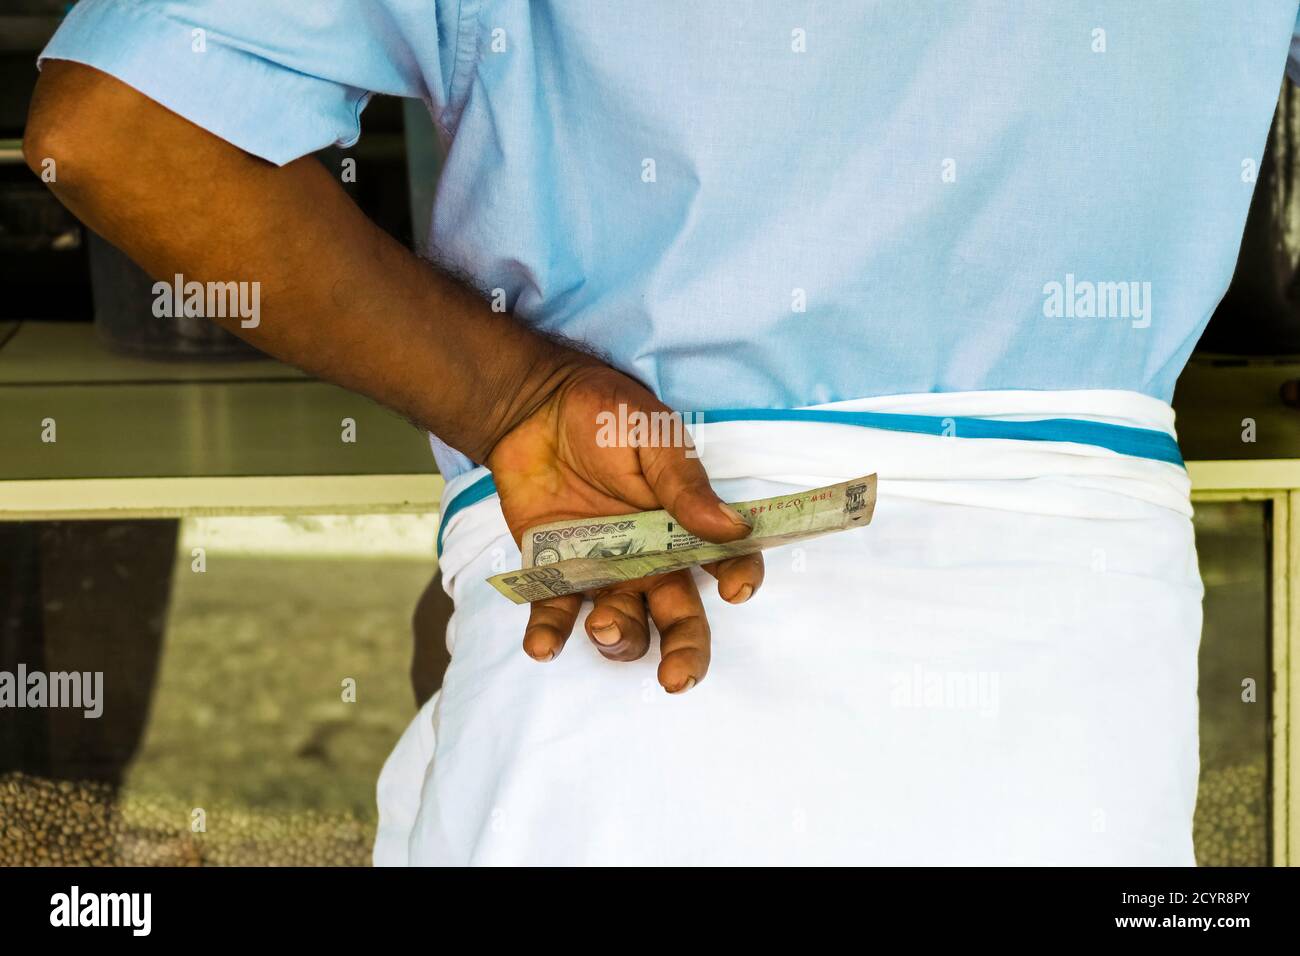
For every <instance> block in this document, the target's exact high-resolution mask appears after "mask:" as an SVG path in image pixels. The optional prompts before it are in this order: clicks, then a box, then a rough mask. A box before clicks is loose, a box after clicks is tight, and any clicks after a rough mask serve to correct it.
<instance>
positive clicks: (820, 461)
mask: <svg viewBox="0 0 1300 956" xmlns="http://www.w3.org/2000/svg"><path fill="white" fill-rule="evenodd" d="M822 407H823V408H828V409H836V410H844V411H877V412H881V411H883V412H888V413H890V414H909V415H939V416H954V418H956V419H960V418H961V417H963V416H967V417H977V418H981V419H991V420H1003V421H1025V420H1042V419H1056V418H1064V419H1074V420H1080V421H1094V422H1108V423H1111V424H1117V425H1123V426H1126V427H1129V428H1139V429H1148V430H1152V431H1155V432H1163V433H1166V434H1169V435H1172V434H1173V427H1172V426H1173V413H1172V411H1171V410H1170V409H1169V408H1168V406H1167V405H1165V404H1163V403H1161V402H1159V401H1157V400H1155V399H1151V398H1148V397H1145V396H1141V395H1137V394H1133V393H1127V392H1090V391H1075V392H978V393H939V394H934V395H916V396H893V397H890V398H883V399H870V400H863V401H856V402H842V403H837V404H836V405H833V406H822ZM696 439H697V443H698V445H699V448H700V452H701V457H702V460H703V463H704V465H705V466H706V468H707V469H708V471H709V474H710V477H711V479H712V480H713V483H714V486H715V488H716V490H717V491H718V493H719V494H720V495H721V496H722V497H723V498H725V499H730V500H736V499H745V498H757V497H763V496H767V495H776V494H782V493H785V492H789V491H793V490H795V489H797V488H799V487H811V486H815V485H820V484H825V483H829V482H833V481H841V480H844V479H847V478H850V477H853V476H855V475H859V474H864V473H867V472H871V471H876V472H878V473H879V475H880V485H879V500H878V504H877V507H876V513H875V517H874V520H873V521H872V524H871V525H870V526H869V527H868V528H865V529H862V530H856V531H852V532H847V533H844V534H840V535H834V536H831V537H827V538H821V539H817V540H814V541H810V542H804V543H801V544H798V545H795V546H791V547H787V548H783V549H778V550H774V551H770V552H768V553H767V580H766V583H765V585H764V587H763V588H762V589H761V591H760V592H759V593H758V595H756V596H755V598H754V599H752V600H751V601H750V602H749V603H748V604H746V605H743V606H741V607H732V606H730V605H727V604H725V603H724V602H723V601H721V599H719V598H718V597H717V595H716V590H715V585H714V582H713V580H712V579H711V578H709V577H707V576H706V575H704V574H703V573H702V572H698V571H697V572H696V575H697V579H698V580H699V584H700V588H701V591H702V593H703V594H704V595H705V605H706V609H707V611H708V614H709V620H710V623H711V625H712V631H713V659H712V664H711V667H710V670H709V674H708V677H707V679H706V680H705V681H704V682H702V683H701V684H700V685H699V686H698V687H696V688H695V689H694V690H692V691H690V692H688V693H686V694H683V695H679V696H669V695H667V694H665V693H664V692H663V691H662V690H661V689H660V688H659V686H658V684H657V682H656V680H655V667H656V664H657V660H658V650H657V647H654V646H652V648H651V651H650V653H649V654H648V655H647V656H646V657H645V658H643V659H642V660H640V661H638V662H635V663H631V664H626V663H615V662H611V661H607V660H605V659H604V658H603V657H601V656H600V654H599V653H598V652H597V651H596V649H595V648H594V647H592V646H591V645H590V643H589V641H588V640H587V638H586V636H585V634H584V633H582V631H581V621H580V622H579V625H578V628H577V629H576V630H575V634H574V636H573V637H572V638H571V639H570V642H569V644H568V646H567V647H566V649H565V650H564V652H563V653H562V654H561V655H560V656H559V657H558V658H557V659H556V660H555V661H553V662H551V663H549V664H538V663H536V662H534V661H532V660H530V659H529V658H528V657H527V656H525V655H524V653H523V652H522V650H521V648H520V642H521V639H522V636H523V630H524V625H525V623H526V620H527V615H528V609H527V608H526V607H516V606H515V605H513V604H511V603H510V602H508V601H506V600H505V599H504V598H502V597H501V596H500V595H499V594H497V593H496V592H495V591H494V590H493V589H492V588H491V587H490V586H489V585H487V584H486V583H484V579H486V578H487V577H488V576H490V575H491V574H494V573H497V572H499V571H502V570H507V569H509V568H510V567H517V566H518V560H519V553H518V549H517V548H516V547H515V545H514V543H513V541H512V540H511V538H510V536H509V533H508V531H507V529H506V526H505V523H504V521H503V519H502V517H501V512H500V507H499V504H498V502H497V499H496V498H495V497H489V498H487V499H485V500H483V501H481V502H479V503H477V504H473V505H471V506H469V507H465V508H463V509H461V510H459V511H458V512H457V513H456V515H455V516H454V518H453V519H452V520H451V521H449V522H448V527H447V529H446V532H445V538H444V551H443V557H442V570H443V575H444V583H445V585H446V587H447V589H448V591H449V593H450V594H451V595H452V597H453V599H454V601H455V605H456V611H455V614H454V615H453V618H452V621H451V624H450V627H449V629H448V637H447V640H448V645H449V647H450V649H451V652H452V660H451V666H450V668H449V669H448V671H447V675H446V678H445V681H444V685H443V689H442V691H441V692H440V693H439V694H438V695H437V697H436V698H435V699H434V700H432V701H430V702H429V704H427V705H426V706H425V707H424V708H423V709H422V710H421V711H420V713H419V714H418V715H417V716H416V718H415V720H414V721H413V722H412V724H411V726H410V727H409V728H408V730H407V731H406V733H405V734H404V735H403V737H402V739H401V741H400V742H399V743H398V745H397V747H396V749H395V750H394V752H393V754H392V756H390V758H389V760H388V762H387V764H386V766H385V768H384V771H383V774H382V776H381V779H380V783H379V793H378V796H379V810H380V828H379V834H378V838H377V841H376V846H375V862H376V863H377V864H408V863H409V864H691V863H714V864H719V863H720V864H758V863H813V864H832V863H835V864H839V863H863V864H873V863H881V864H945V863H950V864H1122V865H1127V864H1145V865H1171V864H1173V865H1184V864H1192V863H1193V862H1194V860H1193V855H1192V843H1191V829H1192V812H1193V808H1194V805H1195V796H1196V785H1197V770H1198V755H1197V701H1196V655H1197V645H1198V642H1199V637H1200V622H1201V595H1202V589H1201V583H1200V577H1199V574H1198V571H1197V566H1196V554H1195V546H1194V540H1193V534H1192V526H1191V522H1190V515H1191V508H1190V505H1189V501H1188V494H1189V490H1190V485H1189V481H1188V478H1187V474H1186V472H1185V471H1184V470H1183V469H1182V468H1181V467H1180V466H1179V465H1177V464H1175V463H1171V462H1169V461H1161V460H1153V459H1148V458H1142V457H1136V456H1132V455H1126V454H1121V453H1117V452H1115V451H1111V450H1108V449H1105V448H1102V447H1099V446H1096V445H1091V444H1085V443H1079V442H1060V441H1039V440H1018V439H1002V438H966V437H963V435H962V429H961V428H960V427H958V428H957V429H956V433H955V434H954V435H951V436H949V437H940V436H936V435H933V434H918V433H913V432H903V431H891V430H885V429H880V428H871V427H862V426H859V425H848V424H835V423H825V422H816V423H812V422H789V421H726V422H719V423H716V424H705V425H700V426H698V427H697V430H696ZM480 475H481V472H479V473H478V474H475V473H471V474H469V475H464V476H461V477H459V478H457V479H455V481H453V482H451V483H449V486H448V497H445V498H444V504H445V503H446V501H447V500H449V497H450V496H452V495H454V494H456V493H457V492H458V491H462V490H463V489H464V488H465V487H467V486H468V485H469V484H470V483H472V482H473V481H475V480H476V479H477V477H479V476H480Z"/></svg>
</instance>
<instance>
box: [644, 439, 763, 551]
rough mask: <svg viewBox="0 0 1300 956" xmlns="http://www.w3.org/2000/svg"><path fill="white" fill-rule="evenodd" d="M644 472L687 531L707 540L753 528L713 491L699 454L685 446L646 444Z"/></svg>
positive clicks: (719, 540)
mask: <svg viewBox="0 0 1300 956" xmlns="http://www.w3.org/2000/svg"><path fill="white" fill-rule="evenodd" d="M640 458H641V472H642V474H643V475H644V476H645V480H646V482H647V483H648V484H649V485H650V488H651V490H652V491H653V492H654V493H655V497H656V498H658V499H659V503H660V504H661V505H663V507H664V508H665V509H666V510H667V511H668V513H669V514H670V515H672V516H673V517H674V518H675V519H676V520H677V521H678V522H680V523H681V525H682V527H684V528H685V529H686V530H687V531H689V532H691V533H692V534H694V535H698V536H699V537H701V538H703V539H704V540H705V541H713V542H716V543H722V542H725V541H737V540H739V539H740V538H743V537H745V536H747V535H748V534H749V533H750V531H752V530H753V527H752V525H751V524H750V523H749V521H747V520H746V519H745V518H743V517H741V515H740V512H738V511H736V510H735V509H734V508H731V507H730V506H728V505H727V504H726V503H725V502H724V501H723V500H722V499H721V498H719V497H718V496H717V495H716V494H715V493H714V491H713V487H712V486H711V485H710V484H709V476H708V475H707V474H706V473H705V471H704V466H703V465H701V464H700V461H699V459H698V458H687V457H686V452H685V450H684V449H681V448H664V447H659V448H642V449H641V454H640Z"/></svg>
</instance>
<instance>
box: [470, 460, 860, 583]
mask: <svg viewBox="0 0 1300 956" xmlns="http://www.w3.org/2000/svg"><path fill="white" fill-rule="evenodd" d="M729 504H730V507H732V508H735V509H736V511H737V512H739V513H740V514H741V515H743V516H744V517H745V518H746V519H747V520H748V521H750V522H751V523H752V524H753V526H754V530H753V532H752V533H751V534H750V535H749V537H747V538H744V539H742V540H740V541H732V542H729V543H727V544H711V543H710V542H708V541H705V540H703V539H701V538H698V537H696V536H695V535H693V534H691V533H690V532H689V531H687V530H686V529H685V528H683V527H682V526H681V525H679V524H678V523H677V522H676V521H674V520H673V517H672V516H671V515H670V514H668V512H666V511H663V510H659V511H642V512H640V513H638V514H630V515H615V516H613V517H609V518H577V519H573V520H570V521H556V522H553V523H551V524H545V525H538V526H537V527H536V528H530V529H529V530H528V531H527V532H526V533H525V534H524V539H523V542H522V544H521V551H522V556H523V565H524V566H523V568H521V569H520V570H518V571H507V572H506V573H504V574H498V575H495V576H494V577H491V578H488V583H489V584H491V585H492V586H493V587H494V588H496V589H497V590H498V591H500V592H501V593H502V594H504V595H505V596H506V597H508V598H510V600H512V601H514V602H515V603H516V604H527V603H529V602H531V601H540V600H543V599H545V598H549V597H556V596H558V595H562V594H574V593H580V592H583V591H594V590H596V589H598V588H603V587H608V586H609V585H611V584H617V583H619V582H621V581H632V580H635V579H636V578H644V577H650V576H651V575H655V574H666V573H668V572H669V571H677V570H680V569H682V568H689V567H693V566H695V565H697V564H707V563H708V562H710V561H720V560H722V559H723V558H730V557H735V556H736V555H740V554H752V553H753V552H755V551H765V550H767V549H768V548H776V547H779V546H781V545H783V544H790V543H792V542H795V541H804V540H807V539H808V538H816V537H818V536H820V535H823V534H833V533H835V532H837V531H847V530H848V529H849V528H856V527H860V526H864V525H866V524H869V523H870V521H871V515H872V512H873V511H874V510H875V507H876V476H875V475H866V476H864V477H862V478H854V479H852V480H851V481H841V482H839V483H838V484H834V485H826V486H825V487H823V488H813V489H811V490H809V491H797V492H795V493H794V494H789V495H778V496H777V497H775V498H760V499H758V500H757V501H736V502H730V503H729Z"/></svg>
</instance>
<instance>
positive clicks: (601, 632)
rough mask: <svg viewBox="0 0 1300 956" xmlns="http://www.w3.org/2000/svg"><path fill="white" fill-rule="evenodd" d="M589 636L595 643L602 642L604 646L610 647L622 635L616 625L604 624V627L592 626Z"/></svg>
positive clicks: (620, 638)
mask: <svg viewBox="0 0 1300 956" xmlns="http://www.w3.org/2000/svg"><path fill="white" fill-rule="evenodd" d="M591 636H592V637H594V638H595V639H596V641H597V643H600V644H604V645H605V646H606V647H612V646H613V645H615V644H617V643H618V642H619V641H620V640H622V638H623V635H622V634H620V633H619V630H618V625H616V624H606V625H605V626H604V627H593V628H592V629H591Z"/></svg>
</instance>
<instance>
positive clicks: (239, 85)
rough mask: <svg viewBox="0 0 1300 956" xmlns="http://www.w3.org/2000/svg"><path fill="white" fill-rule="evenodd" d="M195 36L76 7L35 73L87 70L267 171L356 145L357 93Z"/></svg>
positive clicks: (119, 12)
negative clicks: (53, 66) (48, 65)
mask: <svg viewBox="0 0 1300 956" xmlns="http://www.w3.org/2000/svg"><path fill="white" fill-rule="evenodd" d="M198 29H199V28H198V27H196V26H193V25H191V24H187V23H184V22H182V21H179V20H176V19H174V18H172V17H170V16H166V15H163V14H160V13H158V12H156V11H153V10H148V9H145V8H143V7H140V6H138V5H136V4H135V3H132V2H126V0H95V2H87V0H83V2H81V3H79V4H77V5H76V6H75V7H73V9H72V10H71V12H69V14H68V16H67V18H66V19H65V20H64V21H63V24H62V25H61V26H60V27H59V30H58V32H57V33H56V34H55V35H54V37H53V38H52V39H51V40H50V42H49V44H48V45H47V46H46V47H45V49H44V50H43V51H42V52H41V54H40V56H39V57H38V59H37V66H38V68H39V66H40V65H41V64H42V63H43V62H44V61H45V60H70V61H72V62H75V63H82V64H84V65H86V66H90V67H94V68H95V69H97V70H101V71H103V72H104V73H107V74H109V75H110V76H113V77H115V78H117V79H119V80H121V81H122V82H123V83H126V84H127V85H128V86H131V87H133V88H134V89H136V90H138V91H139V92H141V93H143V94H144V95H145V96H147V97H149V98H150V99H151V100H153V101H155V102H156V103H158V104H160V105H162V106H164V107H166V108H167V109H169V110H171V111H172V112H173V113H176V114H177V115H179V116H182V117H184V118H185V119H187V120H189V121H190V122H192V123H194V124H195V125H197V126H200V127H202V128H203V129H206V130H207V131H209V132H210V133H212V134H214V135H216V136H219V137H220V138H221V139H224V140H226V141H227V142H228V143H231V144H232V145H234V146H237V147H239V148H240V149H242V150H244V151H245V152H248V153H251V154H253V155H254V156H258V157H261V158H262V159H265V160H268V161H270V162H272V163H275V164H276V165H277V166H283V165H284V164H286V163H289V162H292V161H293V160H295V159H298V158H299V157H300V156H305V155H307V154H308V153H312V152H315V151H316V150H319V149H323V148H325V147H327V146H332V145H338V146H350V145H352V144H353V143H355V142H356V141H357V139H358V137H359V136H360V133H361V111H362V109H364V108H365V105H366V102H367V100H368V99H369V96H370V94H369V93H368V92H367V91H365V90H359V89H356V88H354V87H350V86H345V85H343V84H339V83H335V82H332V81H330V80H324V79H321V78H320V77H315V76H310V75H308V74H305V73H299V72H297V71H295V70H292V69H289V68H287V67H284V66H281V65H279V64H276V63H272V62H270V61H268V60H265V59H263V58H261V57H258V56H255V55H253V54H251V53H248V52H247V51H244V50H238V49H235V48H233V47H230V46H227V45H224V44H223V43H222V42H221V39H220V37H218V36H215V35H214V34H213V33H212V32H211V31H204V32H201V33H196V32H195V31H196V30H198ZM110 37H111V38H114V40H113V41H112V42H105V41H106V39H107V38H110Z"/></svg>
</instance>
